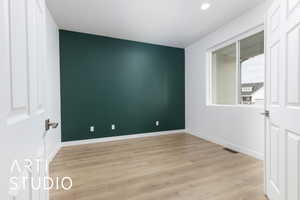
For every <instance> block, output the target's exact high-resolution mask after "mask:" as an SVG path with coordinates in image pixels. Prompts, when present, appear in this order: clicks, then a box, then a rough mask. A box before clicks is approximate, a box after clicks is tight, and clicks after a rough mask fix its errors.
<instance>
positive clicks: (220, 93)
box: [211, 31, 265, 105]
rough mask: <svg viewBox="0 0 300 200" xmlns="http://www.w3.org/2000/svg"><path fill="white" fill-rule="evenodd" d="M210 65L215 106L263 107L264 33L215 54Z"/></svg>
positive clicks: (238, 41) (213, 53) (235, 43)
mask: <svg viewBox="0 0 300 200" xmlns="http://www.w3.org/2000/svg"><path fill="white" fill-rule="evenodd" d="M238 57H239V59H237V58H238ZM211 63H212V66H211V72H212V77H211V80H212V82H211V94H212V95H211V98H212V99H211V102H212V103H213V104H221V105H235V104H247V105H253V104H256V105H263V104H264V76H265V75H264V73H265V56H264V32H263V31H262V32H259V33H257V34H254V35H251V36H250V37H247V38H245V39H242V40H237V41H236V42H234V43H233V44H231V45H228V46H226V47H223V48H220V49H218V50H216V51H214V52H212V62H211Z"/></svg>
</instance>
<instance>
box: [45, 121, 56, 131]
mask: <svg viewBox="0 0 300 200" xmlns="http://www.w3.org/2000/svg"><path fill="white" fill-rule="evenodd" d="M57 126H58V123H57V122H50V119H46V120H45V130H46V131H48V130H49V129H50V128H57Z"/></svg>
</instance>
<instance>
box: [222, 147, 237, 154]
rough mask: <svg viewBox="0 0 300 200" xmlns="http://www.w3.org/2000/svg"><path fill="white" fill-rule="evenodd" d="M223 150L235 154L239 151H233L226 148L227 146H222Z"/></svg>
mask: <svg viewBox="0 0 300 200" xmlns="http://www.w3.org/2000/svg"><path fill="white" fill-rule="evenodd" d="M224 150H225V151H228V152H229V153H234V154H237V153H239V152H237V151H234V150H232V149H228V148H226V147H225V148H224Z"/></svg>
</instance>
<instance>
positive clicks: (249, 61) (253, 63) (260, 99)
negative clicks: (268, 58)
mask: <svg viewBox="0 0 300 200" xmlns="http://www.w3.org/2000/svg"><path fill="white" fill-rule="evenodd" d="M240 55H241V57H240V66H241V70H240V71H241V78H240V80H241V82H240V87H241V90H240V103H241V104H256V105H263V104H264V97H265V90H264V76H265V56H264V32H260V33H258V34H255V35H253V36H251V37H248V38H246V39H244V40H241V41H240Z"/></svg>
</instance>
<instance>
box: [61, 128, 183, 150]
mask: <svg viewBox="0 0 300 200" xmlns="http://www.w3.org/2000/svg"><path fill="white" fill-rule="evenodd" d="M185 132H186V130H185V129H180V130H174V131H160V132H150V133H141V134H134V135H124V136H115V137H105V138H96V139H88V140H77V141H70V142H63V143H62V146H74V145H81V144H92V143H98V142H111V141H118V140H126V139H133V138H141V137H151V136H159V135H168V134H176V133H185Z"/></svg>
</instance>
